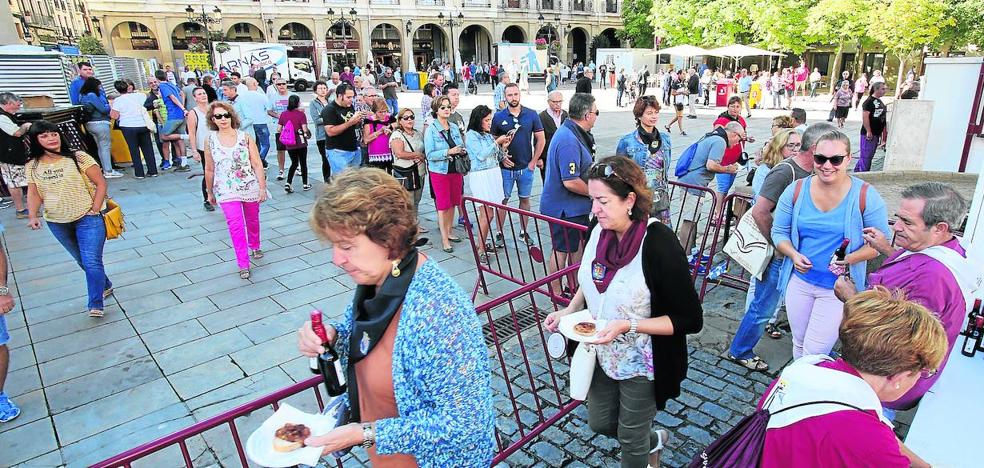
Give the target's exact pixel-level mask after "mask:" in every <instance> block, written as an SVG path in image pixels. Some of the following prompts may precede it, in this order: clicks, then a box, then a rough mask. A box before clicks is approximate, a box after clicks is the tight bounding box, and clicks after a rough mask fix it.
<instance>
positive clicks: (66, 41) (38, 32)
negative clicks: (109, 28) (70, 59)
mask: <svg viewBox="0 0 984 468" xmlns="http://www.w3.org/2000/svg"><path fill="white" fill-rule="evenodd" d="M7 4H8V6H9V8H10V10H11V14H12V16H13V20H14V23H15V31H16V34H17V35H18V38H19V42H22V43H26V44H30V45H36V46H47V47H52V46H58V45H71V44H74V43H75V41H76V39H78V38H79V37H81V36H82V35H84V34H92V35H96V34H98V31H96V28H95V27H94V24H93V21H92V18H91V17H90V15H89V12H88V8H87V7H86V4H85V2H83V0H7Z"/></svg>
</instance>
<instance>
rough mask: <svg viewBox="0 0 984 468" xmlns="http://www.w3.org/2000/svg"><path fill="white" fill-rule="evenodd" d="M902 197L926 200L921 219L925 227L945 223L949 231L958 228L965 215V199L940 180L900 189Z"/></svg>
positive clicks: (966, 207)
mask: <svg viewBox="0 0 984 468" xmlns="http://www.w3.org/2000/svg"><path fill="white" fill-rule="evenodd" d="M902 198H904V199H907V200H924V201H925V202H926V206H924V207H923V211H922V219H923V222H924V223H926V227H927V228H929V227H930V226H935V225H937V224H939V223H946V225H947V226H949V227H950V232H953V231H954V230H957V229H960V225H961V223H963V219H964V216H966V215H967V209H968V206H967V199H965V198H964V197H963V195H960V193H959V192H957V191H956V190H954V188H953V187H951V186H949V185H947V184H944V183H942V182H926V183H922V184H918V185H913V186H910V187H907V188H906V189H905V190H903V191H902Z"/></svg>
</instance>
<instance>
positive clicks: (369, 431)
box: [362, 423, 376, 449]
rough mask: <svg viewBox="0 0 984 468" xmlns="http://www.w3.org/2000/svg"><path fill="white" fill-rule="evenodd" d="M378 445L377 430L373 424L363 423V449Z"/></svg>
mask: <svg viewBox="0 0 984 468" xmlns="http://www.w3.org/2000/svg"><path fill="white" fill-rule="evenodd" d="M373 445H376V429H375V428H373V426H372V423H362V448H364V449H367V448H369V447H372V446H373Z"/></svg>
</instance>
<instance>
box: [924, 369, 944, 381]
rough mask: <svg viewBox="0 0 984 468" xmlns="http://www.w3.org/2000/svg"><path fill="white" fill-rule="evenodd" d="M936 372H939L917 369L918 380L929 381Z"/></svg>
mask: <svg viewBox="0 0 984 468" xmlns="http://www.w3.org/2000/svg"><path fill="white" fill-rule="evenodd" d="M937 372H939V370H938V369H919V378H920V379H931V378H933V377H934V376H935V375H936V373H937Z"/></svg>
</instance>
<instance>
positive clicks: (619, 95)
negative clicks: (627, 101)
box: [615, 89, 625, 107]
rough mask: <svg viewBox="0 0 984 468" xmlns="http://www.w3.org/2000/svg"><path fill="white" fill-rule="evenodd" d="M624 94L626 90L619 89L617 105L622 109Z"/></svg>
mask: <svg viewBox="0 0 984 468" xmlns="http://www.w3.org/2000/svg"><path fill="white" fill-rule="evenodd" d="M623 94H625V90H624V89H619V90H618V97H616V98H615V105H616V106H618V107H622V95H623Z"/></svg>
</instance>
